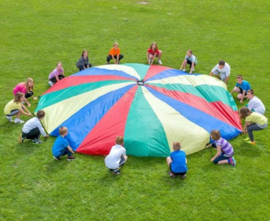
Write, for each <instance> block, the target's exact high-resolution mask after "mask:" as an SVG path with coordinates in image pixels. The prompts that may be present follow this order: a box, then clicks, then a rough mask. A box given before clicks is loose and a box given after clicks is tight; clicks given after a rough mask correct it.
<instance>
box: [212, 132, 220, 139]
mask: <svg viewBox="0 0 270 221" xmlns="http://www.w3.org/2000/svg"><path fill="white" fill-rule="evenodd" d="M211 136H212V139H213V140H219V138H220V132H219V130H212V131H211Z"/></svg>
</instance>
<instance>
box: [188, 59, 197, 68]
mask: <svg viewBox="0 0 270 221" xmlns="http://www.w3.org/2000/svg"><path fill="white" fill-rule="evenodd" d="M186 60H187V63H188V64H189V65H190V67H191V65H192V62H191V61H190V60H188V59H186ZM195 66H196V63H194V67H195Z"/></svg>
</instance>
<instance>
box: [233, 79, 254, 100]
mask: <svg viewBox="0 0 270 221" xmlns="http://www.w3.org/2000/svg"><path fill="white" fill-rule="evenodd" d="M250 89H251V86H250V84H249V83H248V82H247V81H246V80H244V79H243V76H242V75H238V76H237V77H236V85H235V87H234V88H233V90H232V91H231V94H232V93H233V92H236V93H238V94H237V98H238V99H239V100H240V103H243V100H244V98H245V97H246V96H247V92H248V90H250Z"/></svg>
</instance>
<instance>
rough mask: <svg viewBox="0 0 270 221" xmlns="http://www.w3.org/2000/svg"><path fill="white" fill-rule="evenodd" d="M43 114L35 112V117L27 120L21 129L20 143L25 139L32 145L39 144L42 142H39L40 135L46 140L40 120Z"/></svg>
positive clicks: (46, 136)
mask: <svg viewBox="0 0 270 221" xmlns="http://www.w3.org/2000/svg"><path fill="white" fill-rule="evenodd" d="M44 116H45V112H44V111H43V110H39V111H38V112H37V116H36V117H33V118H32V119H30V120H28V121H27V122H26V123H25V124H24V125H23V128H22V135H20V138H19V140H20V142H21V143H23V141H24V140H25V139H30V140H32V142H33V143H34V144H40V143H42V141H40V140H39V137H40V134H42V135H43V136H44V137H45V138H48V137H49V135H47V134H46V133H45V131H44V128H43V127H42V124H41V122H40V121H41V120H42V119H43V118H44Z"/></svg>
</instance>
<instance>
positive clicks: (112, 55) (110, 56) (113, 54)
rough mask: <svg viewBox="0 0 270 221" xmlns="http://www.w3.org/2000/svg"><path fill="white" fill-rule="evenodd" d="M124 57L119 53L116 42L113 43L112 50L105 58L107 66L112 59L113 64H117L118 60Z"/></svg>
mask: <svg viewBox="0 0 270 221" xmlns="http://www.w3.org/2000/svg"><path fill="white" fill-rule="evenodd" d="M123 57H124V55H122V54H121V53H120V48H119V44H118V43H117V42H114V44H113V48H112V49H111V50H110V51H109V54H108V56H107V64H109V63H110V60H112V59H113V62H114V64H119V63H120V60H121V59H122V58H123Z"/></svg>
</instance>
